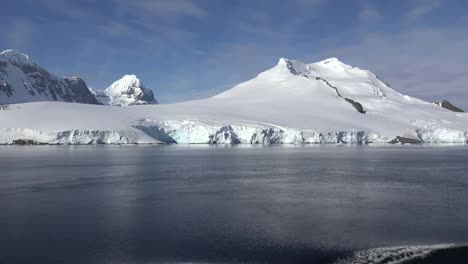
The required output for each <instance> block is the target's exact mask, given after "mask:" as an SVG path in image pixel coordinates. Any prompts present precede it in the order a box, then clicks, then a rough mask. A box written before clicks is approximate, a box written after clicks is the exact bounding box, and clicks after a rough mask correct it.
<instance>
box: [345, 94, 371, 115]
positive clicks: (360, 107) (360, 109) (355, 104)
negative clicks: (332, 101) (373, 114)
mask: <svg viewBox="0 0 468 264" xmlns="http://www.w3.org/2000/svg"><path fill="white" fill-rule="evenodd" d="M345 101H346V102H348V103H350V104H351V105H353V106H354V108H356V110H357V111H358V112H359V113H361V114H365V113H366V111H365V110H364V107H362V104H360V103H358V102H356V101H354V100H351V99H349V98H345Z"/></svg>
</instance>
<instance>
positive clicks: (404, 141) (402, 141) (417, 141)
mask: <svg viewBox="0 0 468 264" xmlns="http://www.w3.org/2000/svg"><path fill="white" fill-rule="evenodd" d="M388 143H390V144H402V145H403V144H422V143H423V142H422V141H421V140H420V139H414V138H407V137H400V136H397V137H396V138H394V139H392V140H391V141H390V142H388Z"/></svg>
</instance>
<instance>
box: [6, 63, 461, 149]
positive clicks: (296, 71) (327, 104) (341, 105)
mask: <svg viewBox="0 0 468 264" xmlns="http://www.w3.org/2000/svg"><path fill="white" fill-rule="evenodd" d="M115 89H116V90H119V89H117V88H115ZM0 121H1V122H0V124H1V125H0V127H1V128H0V143H4V144H8V143H12V142H13V141H14V140H16V139H32V140H36V141H38V142H44V143H64V144H65V143H72V144H99V143H104V144H113V143H114V144H120V143H158V142H162V143H218V144H223V143H228V144H230V143H246V144H252V143H254V144H280V143H292V144H302V143H385V142H389V141H391V140H393V139H395V138H396V137H403V138H410V139H415V140H419V141H422V142H429V143H466V141H467V138H468V133H467V131H468V114H465V113H454V112H452V111H449V110H447V109H444V108H440V107H438V106H437V105H435V104H432V103H428V102H424V101H422V100H419V99H416V98H413V97H409V96H405V95H402V94H400V93H398V92H396V91H395V90H393V89H392V88H390V87H389V86H388V85H386V84H385V83H383V82H382V81H380V80H379V79H378V78H377V77H376V76H375V75H374V74H372V73H371V72H369V71H367V70H361V69H359V68H354V67H351V66H349V65H346V64H344V63H342V62H340V61H339V60H338V59H336V58H332V59H327V60H324V61H320V62H317V63H312V64H304V63H301V62H299V61H294V60H288V59H285V58H282V59H280V60H279V62H278V64H277V65H276V66H275V67H273V68H271V69H269V70H267V71H265V72H262V73H260V74H259V75H258V76H257V77H256V78H253V79H252V80H249V81H246V82H244V83H241V84H239V85H237V86H235V87H233V88H232V89H230V90H228V91H226V92H224V93H221V94H219V95H217V96H214V97H212V98H208V99H204V100H195V101H189V102H182V103H175V104H163V105H138V106H134V107H106V106H98V105H81V104H64V103H58V102H55V103H51V102H37V103H29V104H18V105H14V106H11V107H10V108H9V110H0Z"/></svg>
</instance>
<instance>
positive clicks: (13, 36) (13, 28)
mask: <svg viewBox="0 0 468 264" xmlns="http://www.w3.org/2000/svg"><path fill="white" fill-rule="evenodd" d="M6 28H7V32H6V36H5V37H6V42H7V43H8V46H9V47H10V48H15V49H26V48H27V46H28V45H29V44H30V42H31V39H32V35H31V34H32V33H33V31H34V29H33V25H32V24H31V23H30V22H29V21H28V20H25V19H22V18H14V19H11V20H10V21H9V23H6Z"/></svg>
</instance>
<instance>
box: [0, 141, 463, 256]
mask: <svg viewBox="0 0 468 264" xmlns="http://www.w3.org/2000/svg"><path fill="white" fill-rule="evenodd" d="M441 244H451V246H438V245H441ZM466 244H468V147H465V146H450V147H447V146H395V147H393V146H268V147H263V146H254V147H252V146H245V147H243V146H235V147H224V146H218V147H216V146H81V147H80V146H55V147H54V146H44V147H37V146H35V147H21V146H17V147H9V146H8V147H7V146H2V147H0V263H2V264H3V263H5V264H7V263H80V264H81V263H118V264H120V263H136V264H140V263H142V264H146V263H187V262H189V263H335V262H336V261H337V260H338V259H352V258H355V260H349V261H350V262H352V261H356V263H358V262H359V263H360V262H361V261H360V260H356V259H358V258H359V256H361V257H362V256H367V255H372V254H374V253H376V252H377V255H379V254H380V255H382V254H383V253H382V252H380V251H379V250H370V251H365V250H368V249H375V248H386V247H400V248H398V249H386V250H384V251H385V252H387V255H388V256H390V258H391V257H392V256H393V255H392V254H393V253H395V252H397V253H398V252H399V253H398V254H400V255H402V253H401V252H402V251H403V252H409V253H403V256H406V257H408V256H411V255H412V254H416V255H417V253H415V252H416V251H418V250H422V251H424V248H420V247H414V248H408V247H407V246H419V245H427V246H433V247H434V248H437V247H441V248H442V249H443V250H438V251H437V250H436V251H434V252H433V253H431V254H426V255H428V256H430V257H429V258H426V259H424V260H422V259H415V260H413V261H416V262H414V263H468V260H467V259H468V253H467V250H466V248H463V247H462V248H460V247H458V246H461V245H466ZM454 245H455V246H456V247H455V248H452V246H454ZM447 248H448V249H449V250H447ZM363 250H364V253H359V254H361V255H359V254H358V253H356V252H359V251H363ZM388 252H393V253H388ZM430 252H432V251H430ZM419 253H420V252H419ZM419 253H418V254H419ZM423 253H424V252H423ZM356 254H357V255H356ZM366 254H367V255H366ZM398 254H396V255H395V257H396V258H400V257H401V256H400V255H398ZM354 255H356V256H354ZM358 255H359V256H358ZM383 255H384V256H387V255H385V254H383ZM374 257H375V254H374ZM437 258H439V259H437ZM431 259H432V262H428V261H431ZM450 259H451V261H449V260H450ZM440 260H443V261H444V262H438V261H440ZM384 261H385V259H384ZM388 261H389V259H387V262H377V261H374V262H370V263H390V262H388ZM418 261H419V262H418ZM434 261H435V262H434ZM457 261H458V262H457ZM459 261H462V262H459ZM463 261H466V262H463ZM362 263H364V262H362ZM411 263H413V262H411Z"/></svg>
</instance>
